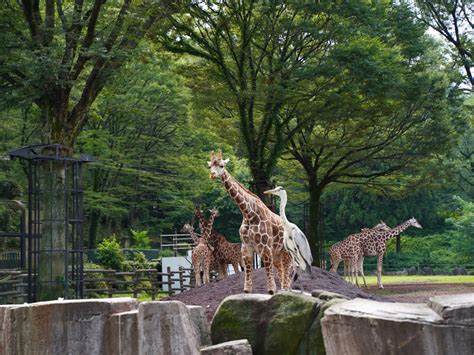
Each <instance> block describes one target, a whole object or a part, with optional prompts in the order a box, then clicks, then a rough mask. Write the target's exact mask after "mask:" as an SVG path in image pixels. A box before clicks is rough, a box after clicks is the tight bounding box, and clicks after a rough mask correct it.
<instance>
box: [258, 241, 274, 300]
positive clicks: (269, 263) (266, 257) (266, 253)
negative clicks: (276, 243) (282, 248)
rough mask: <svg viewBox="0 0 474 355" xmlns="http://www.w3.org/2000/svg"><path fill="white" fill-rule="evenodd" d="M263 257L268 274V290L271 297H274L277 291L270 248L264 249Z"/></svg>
mask: <svg viewBox="0 0 474 355" xmlns="http://www.w3.org/2000/svg"><path fill="white" fill-rule="evenodd" d="M261 257H262V261H263V266H264V267H265V271H266V273H267V290H268V293H269V294H270V295H273V294H274V293H275V291H276V284H275V279H274V278H273V255H272V251H271V250H270V248H269V247H268V246H265V247H263V248H262V252H261Z"/></svg>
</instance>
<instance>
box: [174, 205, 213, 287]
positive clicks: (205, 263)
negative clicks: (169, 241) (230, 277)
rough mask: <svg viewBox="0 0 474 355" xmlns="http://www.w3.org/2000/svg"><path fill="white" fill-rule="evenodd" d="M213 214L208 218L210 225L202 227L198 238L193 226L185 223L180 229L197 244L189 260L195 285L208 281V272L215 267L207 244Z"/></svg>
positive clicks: (210, 249)
mask: <svg viewBox="0 0 474 355" xmlns="http://www.w3.org/2000/svg"><path fill="white" fill-rule="evenodd" d="M214 218H215V215H212V214H211V218H210V220H209V224H210V227H209V228H203V231H202V236H201V238H198V237H197V235H196V234H195V233H194V228H193V227H192V226H191V225H190V224H185V225H184V227H183V229H182V231H183V232H187V233H189V234H190V235H191V238H192V239H193V241H194V242H195V243H196V241H197V245H196V246H195V247H194V248H193V254H192V257H191V261H192V264H193V269H194V275H195V278H196V286H201V284H206V283H209V274H210V271H211V268H215V267H216V260H215V258H214V257H213V255H212V252H213V249H214V248H213V247H212V246H211V245H210V244H209V234H210V228H212V224H213V223H214ZM201 270H202V273H203V275H202V280H201Z"/></svg>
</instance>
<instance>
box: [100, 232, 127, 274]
mask: <svg viewBox="0 0 474 355" xmlns="http://www.w3.org/2000/svg"><path fill="white" fill-rule="evenodd" d="M97 260H98V261H99V263H100V264H101V265H102V266H104V267H106V268H109V269H113V270H116V271H124V270H126V263H125V255H124V253H123V251H122V249H121V246H120V243H119V242H118V241H117V237H116V236H115V234H114V235H112V236H111V237H110V238H106V239H104V240H103V241H102V242H101V243H99V245H98V246H97Z"/></svg>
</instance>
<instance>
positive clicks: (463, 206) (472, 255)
mask: <svg viewBox="0 0 474 355" xmlns="http://www.w3.org/2000/svg"><path fill="white" fill-rule="evenodd" d="M456 201H457V203H458V204H459V205H458V209H457V210H456V211H455V213H454V215H453V216H452V217H451V218H448V220H447V221H448V223H451V224H452V225H453V227H454V228H455V230H456V232H455V233H456V235H458V238H456V244H455V248H456V252H457V253H458V254H459V256H460V257H461V258H462V261H463V262H464V263H469V264H474V202H470V201H464V200H463V199H461V198H460V197H456Z"/></svg>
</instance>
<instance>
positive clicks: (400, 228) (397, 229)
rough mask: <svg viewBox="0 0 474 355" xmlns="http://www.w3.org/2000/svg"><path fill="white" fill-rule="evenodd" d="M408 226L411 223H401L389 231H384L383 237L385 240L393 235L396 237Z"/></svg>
mask: <svg viewBox="0 0 474 355" xmlns="http://www.w3.org/2000/svg"><path fill="white" fill-rule="evenodd" d="M408 227H410V223H408V221H406V222H405V223H402V224H400V225H399V226H396V227H395V228H392V229H390V230H389V231H386V232H384V233H383V234H382V235H383V239H384V241H387V240H389V239H390V238H392V237H395V236H397V235H399V234H400V233H402V232H403V231H404V230H406V229H407V228H408Z"/></svg>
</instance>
